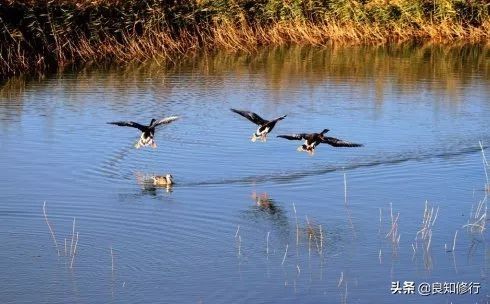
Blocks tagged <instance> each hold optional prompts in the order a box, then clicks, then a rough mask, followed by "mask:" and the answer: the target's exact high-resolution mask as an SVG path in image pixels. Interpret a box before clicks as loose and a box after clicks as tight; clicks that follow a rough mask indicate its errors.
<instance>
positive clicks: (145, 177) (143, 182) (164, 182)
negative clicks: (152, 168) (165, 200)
mask: <svg viewBox="0 0 490 304" xmlns="http://www.w3.org/2000/svg"><path fill="white" fill-rule="evenodd" d="M135 176H136V182H137V183H138V185H140V187H141V190H142V192H143V193H148V194H150V195H156V194H157V189H165V191H166V192H167V193H170V192H172V187H173V185H174V178H173V176H172V174H165V175H154V174H144V173H141V172H136V173H135Z"/></svg>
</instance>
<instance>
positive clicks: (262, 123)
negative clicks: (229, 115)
mask: <svg viewBox="0 0 490 304" xmlns="http://www.w3.org/2000/svg"><path fill="white" fill-rule="evenodd" d="M230 110H232V111H233V112H235V113H237V114H239V115H241V116H243V117H245V118H246V119H248V120H250V121H251V122H253V123H254V124H256V125H259V127H258V129H257V131H255V133H254V134H253V135H252V139H251V140H252V141H253V142H255V141H256V140H257V139H258V138H260V140H261V141H263V142H265V141H267V134H268V133H269V132H270V131H272V129H274V126H275V125H276V123H277V122H278V121H279V120H283V119H284V118H285V117H286V116H287V115H284V116H281V117H278V118H275V119H273V120H265V119H263V118H262V117H260V116H259V115H257V114H256V113H254V112H249V111H241V110H235V109H230Z"/></svg>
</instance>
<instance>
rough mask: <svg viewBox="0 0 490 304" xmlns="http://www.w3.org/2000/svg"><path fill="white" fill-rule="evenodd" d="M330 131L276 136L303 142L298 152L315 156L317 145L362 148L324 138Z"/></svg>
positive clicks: (338, 140)
mask: <svg viewBox="0 0 490 304" xmlns="http://www.w3.org/2000/svg"><path fill="white" fill-rule="evenodd" d="M328 131H330V130H329V129H324V130H323V131H322V132H320V133H300V134H290V135H278V136H277V137H281V138H285V139H289V140H302V139H304V140H305V143H304V144H302V145H301V146H299V147H298V149H297V150H298V151H305V152H308V154H310V155H313V154H315V148H316V146H318V145H319V144H328V145H331V146H333V147H362V146H363V144H356V143H351V142H348V141H344V140H341V139H338V138H335V137H328V136H324V134H325V133H327V132H328Z"/></svg>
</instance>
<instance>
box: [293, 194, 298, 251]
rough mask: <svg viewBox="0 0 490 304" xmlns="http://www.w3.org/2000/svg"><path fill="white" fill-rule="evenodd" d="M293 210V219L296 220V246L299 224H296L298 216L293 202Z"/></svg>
mask: <svg viewBox="0 0 490 304" xmlns="http://www.w3.org/2000/svg"><path fill="white" fill-rule="evenodd" d="M293 210H294V219H295V221H296V246H298V245H299V225H298V216H297V214H296V205H294V203H293Z"/></svg>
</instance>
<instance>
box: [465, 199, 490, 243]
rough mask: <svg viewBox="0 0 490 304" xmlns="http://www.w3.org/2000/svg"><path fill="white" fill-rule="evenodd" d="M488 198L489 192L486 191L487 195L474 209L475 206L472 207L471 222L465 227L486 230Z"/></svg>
mask: <svg viewBox="0 0 490 304" xmlns="http://www.w3.org/2000/svg"><path fill="white" fill-rule="evenodd" d="M487 199H488V194H487V193H485V197H484V198H483V200H481V201H480V202H479V203H478V204H477V206H476V208H475V210H474V211H473V206H472V207H471V208H472V210H471V213H470V219H469V222H468V224H466V225H464V226H463V228H467V227H468V228H469V230H470V232H478V233H483V231H485V229H486V224H487Z"/></svg>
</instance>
